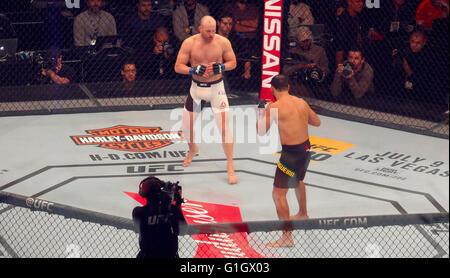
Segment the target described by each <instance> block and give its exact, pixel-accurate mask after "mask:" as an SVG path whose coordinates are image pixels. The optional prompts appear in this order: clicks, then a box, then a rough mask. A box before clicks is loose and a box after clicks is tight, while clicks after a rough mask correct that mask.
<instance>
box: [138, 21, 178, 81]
mask: <svg viewBox="0 0 450 278" xmlns="http://www.w3.org/2000/svg"><path fill="white" fill-rule="evenodd" d="M141 46H142V50H140V51H138V52H137V55H138V56H139V57H141V58H140V59H139V60H138V61H139V68H141V72H142V74H143V75H144V76H145V77H146V79H161V78H171V77H174V76H175V73H174V72H173V67H174V66H175V58H176V54H177V48H178V45H177V44H176V39H175V38H174V37H173V36H170V34H169V31H168V30H167V28H165V27H159V28H158V29H157V30H156V32H155V33H153V34H151V35H150V34H149V35H148V36H146V37H145V38H144V40H143V43H142V45H141Z"/></svg>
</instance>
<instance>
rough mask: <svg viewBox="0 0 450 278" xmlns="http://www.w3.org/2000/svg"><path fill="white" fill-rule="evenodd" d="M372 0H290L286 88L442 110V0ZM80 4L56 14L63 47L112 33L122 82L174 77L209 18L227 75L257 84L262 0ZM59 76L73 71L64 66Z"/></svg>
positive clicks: (87, 45)
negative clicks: (233, 62)
mask: <svg viewBox="0 0 450 278" xmlns="http://www.w3.org/2000/svg"><path fill="white" fill-rule="evenodd" d="M379 1H380V6H379V7H372V8H369V7H366V6H365V3H366V1H363V0H291V1H290V7H289V8H288V10H289V13H288V16H287V29H288V31H287V33H286V34H287V36H285V38H286V37H287V38H288V39H289V42H290V43H286V44H285V45H287V46H288V49H287V51H285V52H283V53H284V54H283V57H282V58H283V59H282V71H283V72H284V73H285V74H287V75H289V76H290V77H291V82H292V86H291V87H292V91H293V92H294V93H295V94H297V95H300V96H311V97H316V98H324V99H327V100H334V101H337V102H344V103H349V104H356V105H359V106H366V105H371V104H373V97H374V96H376V97H378V98H386V99H387V100H389V99H391V98H392V99H394V98H397V99H398V98H404V103H408V102H410V101H412V102H415V101H423V100H426V101H429V102H431V103H433V104H436V105H437V106H439V108H438V109H441V110H442V109H445V110H447V109H448V92H447V91H448V14H449V0H379ZM371 2H374V1H371ZM375 2H377V1H375ZM81 4H82V9H63V10H62V11H61V16H62V17H63V20H68V21H71V22H73V24H72V25H71V28H73V29H72V31H73V33H72V35H73V38H72V40H71V44H72V45H71V46H73V48H76V49H85V50H86V51H88V52H89V51H92V49H93V48H95V51H96V52H95V53H99V52H101V51H102V50H103V48H101V47H102V43H104V41H105V40H106V41H107V42H111V41H110V40H107V38H108V37H109V38H111V37H115V38H120V39H121V40H120V44H118V46H120V48H121V49H124V50H125V51H124V53H122V54H123V56H124V60H126V63H124V62H123V61H122V62H121V63H120V68H117V71H116V72H117V75H118V76H120V75H121V76H123V82H134V81H135V80H139V79H159V78H177V75H176V73H174V71H173V65H174V62H175V58H176V55H177V51H178V49H179V47H180V45H181V43H182V42H183V40H184V39H186V38H187V37H189V36H191V35H193V34H197V33H198V25H199V22H200V19H201V18H202V17H203V16H205V15H212V16H213V17H214V18H215V19H216V21H217V33H218V34H220V35H222V36H225V37H227V38H229V40H230V41H231V43H232V45H233V48H234V51H235V52H236V56H237V57H238V68H237V69H236V70H235V71H234V72H232V73H230V75H232V76H231V77H234V78H239V79H241V86H245V84H258V82H259V80H258V78H260V71H261V62H260V58H261V46H262V33H263V29H262V28H263V18H262V17H263V13H262V11H263V4H264V1H261V0H228V1H226V0H224V1H216V0H203V1H202V0H184V1H180V0H178V1H177V0H133V1H131V0H129V1H123V0H121V1H113V0H109V1H106V0H81ZM58 26H59V25H56V26H54V28H58ZM55 33H58V32H56V31H55ZM105 37H106V39H105ZM113 42H114V43H116V41H113ZM99 47H100V49H99ZM60 56H61V55H60ZM59 58H60V57H56V59H59ZM60 68H61V66H60ZM100 70H101V69H100ZM131 71H132V72H131ZM63 72H66V73H67V74H69V75H70V76H73V71H71V70H67V69H65V70H64V71H63ZM45 73H46V74H47V72H45ZM54 73H55V72H54ZM48 74H49V75H51V74H52V73H51V72H50V73H48ZM56 74H57V72H56ZM73 78H74V79H75V77H73ZM66 79H67V78H66ZM64 81H65V83H67V80H64ZM55 83H56V82H55ZM127 86H128V85H127ZM395 106H396V104H395ZM445 110H444V111H445Z"/></svg>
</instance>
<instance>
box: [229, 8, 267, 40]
mask: <svg viewBox="0 0 450 278" xmlns="http://www.w3.org/2000/svg"><path fill="white" fill-rule="evenodd" d="M228 10H229V11H230V12H231V14H232V16H233V24H234V25H233V30H234V31H235V32H236V33H237V34H238V36H239V37H241V38H243V39H256V38H257V31H258V24H259V11H258V8H257V7H256V6H254V5H251V4H249V3H248V0H235V3H234V4H231V5H230V6H229V7H228Z"/></svg>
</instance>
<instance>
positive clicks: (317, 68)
mask: <svg viewBox="0 0 450 278" xmlns="http://www.w3.org/2000/svg"><path fill="white" fill-rule="evenodd" d="M294 36H295V39H296V44H297V46H296V47H294V48H292V49H291V50H290V51H289V54H290V56H291V57H292V63H294V62H295V63H296V64H295V65H292V63H290V64H288V65H286V66H284V67H283V74H284V75H287V76H289V77H290V80H291V88H292V91H293V92H294V93H295V95H297V96H307V97H312V96H314V95H315V94H314V92H317V90H319V89H320V87H321V85H322V84H323V83H324V81H325V78H326V76H327V75H328V74H329V68H328V57H327V54H326V52H325V49H324V48H323V47H321V46H318V45H316V44H314V43H312V39H313V35H312V32H311V30H310V29H309V27H306V26H302V27H300V28H298V29H296V30H295V32H294Z"/></svg>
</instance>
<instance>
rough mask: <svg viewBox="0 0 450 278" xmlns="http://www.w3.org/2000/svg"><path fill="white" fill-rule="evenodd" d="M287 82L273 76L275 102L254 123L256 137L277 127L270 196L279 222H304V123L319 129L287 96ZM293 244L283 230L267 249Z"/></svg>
mask: <svg viewBox="0 0 450 278" xmlns="http://www.w3.org/2000/svg"><path fill="white" fill-rule="evenodd" d="M288 83H289V79H288V77H287V76H284V75H277V76H275V77H274V78H273V79H272V87H271V91H272V94H273V96H274V97H275V99H276V102H273V103H270V104H269V105H268V106H267V108H266V109H260V114H259V118H258V122H257V124H256V125H257V130H258V135H260V136H262V135H264V134H266V132H267V131H268V130H269V129H270V126H271V124H272V123H273V122H274V121H275V122H276V123H277V124H278V131H279V133H280V140H281V144H282V151H281V157H280V161H279V162H278V166H277V169H276V172H275V180H274V188H273V192H272V197H273V200H274V202H275V207H276V209H277V214H278V218H279V219H280V220H289V219H307V218H308V213H307V208H306V189H305V184H304V182H303V179H304V178H305V174H306V169H307V168H308V165H309V161H310V152H309V149H310V147H311V145H310V143H309V133H308V124H310V125H312V126H320V123H321V122H320V119H319V117H318V116H317V114H316V113H315V112H314V111H313V110H312V109H311V108H310V107H309V105H308V103H306V101H304V100H303V99H301V98H298V97H295V96H292V95H290V94H289V85H288ZM289 188H294V189H295V195H296V197H297V200H298V205H299V212H298V213H297V214H296V215H293V216H291V217H289V205H288V202H287V199H286V194H287V191H288V189H289ZM293 245H294V241H293V239H292V233H291V231H283V235H282V236H281V238H280V239H279V240H277V241H275V242H272V243H269V244H268V246H270V247H292V246H293Z"/></svg>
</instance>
